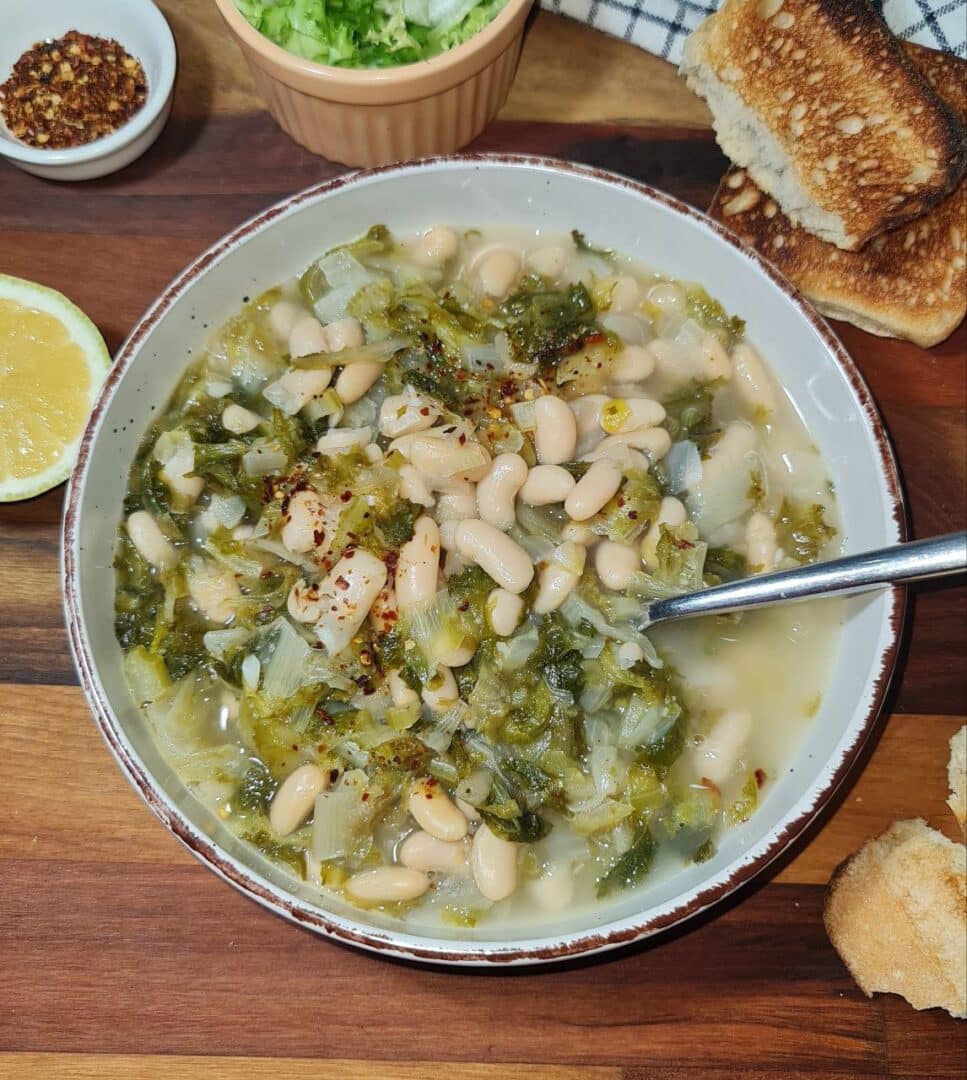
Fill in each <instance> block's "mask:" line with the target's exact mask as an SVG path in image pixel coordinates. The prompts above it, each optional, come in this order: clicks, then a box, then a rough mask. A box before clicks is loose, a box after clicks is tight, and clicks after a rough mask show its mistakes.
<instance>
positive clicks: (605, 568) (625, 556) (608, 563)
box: [594, 540, 641, 589]
mask: <svg viewBox="0 0 967 1080" xmlns="http://www.w3.org/2000/svg"><path fill="white" fill-rule="evenodd" d="M594 569H595V570H596V571H597V572H598V577H599V578H600V579H601V584H602V585H603V586H604V587H605V588H606V589H626V588H627V587H628V583H629V582H630V581H631V579H632V577H633V576H634V574H636V573H637V572H638V570H640V569H641V556H640V555H639V554H638V552H637V551H636V550H635V549H634V548H633V547H631V546H630V545H628V544H617V543H615V542H614V541H613V540H602V541H601V543H600V544H598V546H597V547H596V548H595V549H594Z"/></svg>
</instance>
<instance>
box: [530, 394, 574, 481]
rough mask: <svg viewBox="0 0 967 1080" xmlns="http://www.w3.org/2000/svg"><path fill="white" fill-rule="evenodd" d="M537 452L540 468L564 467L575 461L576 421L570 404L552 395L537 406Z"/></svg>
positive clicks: (547, 396)
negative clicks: (568, 462) (547, 466)
mask: <svg viewBox="0 0 967 1080" xmlns="http://www.w3.org/2000/svg"><path fill="white" fill-rule="evenodd" d="M534 423H535V425H536V428H535V431H534V448H535V450H536V451H537V460H538V461H539V462H540V463H541V465H562V464H563V463H564V462H565V461H570V460H571V459H572V458H573V457H574V452H575V450H576V449H577V444H578V429H577V421H576V420H575V418H574V413H573V412H572V411H571V410H570V409H569V408H568V406H567V404H566V403H565V402H563V401H561V399H560V398H559V397H554V395H553V394H545V395H544V396H543V397H539V398H538V399H537V401H535V402H534Z"/></svg>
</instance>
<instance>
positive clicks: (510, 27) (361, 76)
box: [215, 0, 534, 101]
mask: <svg viewBox="0 0 967 1080" xmlns="http://www.w3.org/2000/svg"><path fill="white" fill-rule="evenodd" d="M533 2H534V0H507V3H506V4H505V5H504V7H503V8H502V9H501V10H500V11H499V12H498V13H497V15H496V16H495V17H494V18H493V19H492V20H491V21H490V22H489V23H488V24H487V25H486V26H485V27H483V29H481V30H479V31H478V32H477V33H476V34H474V35H473V37H471V38H470V39H469V40H468V41H465V42H463V44H462V45H457V46H456V47H455V48H453V49H449V50H447V52H445V53H441V54H440V55H439V56H434V57H433V58H432V59H430V60H418V61H416V62H415V63H412V64H399V65H396V66H394V67H386V68H344V67H335V66H333V65H331V64H318V63H316V62H315V61H314V60H306V59H304V58H303V57H301V56H296V55H295V54H294V53H290V52H288V51H287V50H286V49H283V48H282V46H281V45H276V44H275V42H273V41H270V40H269V39H268V38H267V37H266V36H265V35H264V34H262V33H261V32H260V31H258V30H256V29H255V27H254V26H252V24H251V23H250V22H249V21H248V20H247V19H246V18H245V16H244V15H242V13H241V12H240V11H239V10H238V7H237V6H236V4H235V0H215V3H216V4H217V6H218V10H219V11H220V12H221V15H222V18H223V19H224V20H225V22H226V24H227V25H228V28H229V30H231V32H232V33H233V34H234V35H235V36H236V37H237V38H238V40H239V43H240V44H241V45H243V46H244V47H245V48H247V49H249V50H251V51H252V52H253V53H255V54H256V55H257V56H258V57H259V59H260V60H261V61H262V62H263V64H264V65H265V66H266V67H267V68H268V69H269V70H270V72H271V74H272V75H273V76H274V77H275V78H277V79H279V80H280V81H282V82H284V83H286V85H290V86H294V87H295V88H296V89H298V90H302V91H303V92H305V93H314V94H317V96H327V95H328V96H331V97H332V99H334V100H338V97H337V95H338V94H339V93H340V92H341V93H351V94H352V97H351V99H350V100H351V101H361V100H362V99H363V96H364V95H366V91H367V90H369V91H370V94H368V95H366V96H367V97H372V96H374V95H376V94H382V95H383V96H382V98H381V99H380V100H390V101H396V100H398V98H397V97H395V96H388V95H390V94H391V93H392V92H393V91H396V92H399V91H401V90H403V89H406V90H411V91H414V90H416V89H418V84H420V83H424V82H426V83H434V84H436V83H440V84H441V85H450V84H452V83H454V82H459V81H461V78H467V77H469V76H470V75H471V74H473V73H474V72H475V71H477V70H479V69H480V68H481V67H483V66H485V65H486V64H488V63H490V62H491V60H493V58H494V55H496V54H497V53H498V52H501V51H502V50H503V49H504V48H506V45H507V43H508V42H509V41H510V39H511V38H513V37H514V36H515V35H516V33H517V25H516V24H517V23H518V21H520V20H522V18H523V16H524V15H526V13H527V11H528V10H529V9H530V7H531V5H532V4H533ZM481 54H485V55H481ZM462 66H466V67H467V71H466V73H465V74H464V73H461V76H460V78H449V79H448V78H447V75H449V74H452V73H453V69H455V68H459V67H462ZM310 87H311V88H312V89H310ZM439 88H440V86H438V85H433V86H429V87H427V90H426V93H427V94H429V93H435V92H436V91H437V90H438V89H439ZM320 91H322V92H323V93H319V92H320Z"/></svg>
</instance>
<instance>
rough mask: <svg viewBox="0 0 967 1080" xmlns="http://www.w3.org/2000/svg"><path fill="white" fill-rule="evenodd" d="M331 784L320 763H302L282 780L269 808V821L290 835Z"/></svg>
mask: <svg viewBox="0 0 967 1080" xmlns="http://www.w3.org/2000/svg"><path fill="white" fill-rule="evenodd" d="M327 787H329V773H328V772H326V771H325V770H323V769H320V768H319V766H318V765H300V766H299V767H298V768H297V769H296V770H295V771H294V772H291V773H289V775H288V776H287V777H286V778H285V779H284V780H283V781H282V783H281V784H280V785H279V790H278V791H277V792H276V793H275V796H274V797H273V799H272V805H271V806H270V807H269V824H270V825H271V826H272V828H273V829H274V830H275V832H277V833H278V835H279V836H288V835H289V833H290V832H294V831H295V830H296V829H298V827H299V826H300V825H301V824H302V823H303V822H304V821H305V820H306V818H307V817H308V816H309V814H310V813H311V812H312V808H313V806H315V803H316V796H317V795H319V794H321V793H322V792H323V791H325V790H326V788H327Z"/></svg>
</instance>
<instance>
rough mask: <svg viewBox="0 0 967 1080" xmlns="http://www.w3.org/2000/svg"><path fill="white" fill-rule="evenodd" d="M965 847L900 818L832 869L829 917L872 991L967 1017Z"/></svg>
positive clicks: (830, 929) (853, 970)
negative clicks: (897, 996)
mask: <svg viewBox="0 0 967 1080" xmlns="http://www.w3.org/2000/svg"><path fill="white" fill-rule="evenodd" d="M965 919H967V848H965V847H964V845H963V844H955V843H954V842H953V841H952V840H948V839H947V837H945V836H943V835H942V834H941V833H938V832H936V831H935V830H934V829H931V828H930V827H929V826H928V825H927V824H926V822H924V821H922V820H919V819H918V820H915V821H897V822H895V823H894V824H893V825H891V826H890V828H889V829H887V831H886V832H885V833H883V834H882V835H881V836H878V837H876V838H875V839H873V840H868V841H867V842H866V843H865V844H864V845H863V846H862V847H861V848H860V849H859V851H857V852H856V853H855V854H854V855H852V856H851V857H850V858H849V859H847V860H846V862H844V863H843V864H842V865H841V866H840V867H839V868H838V869H837V870H836V872H835V873H834V875H833V878H832V880H831V881H830V883H829V889H828V891H827V893H826V908H825V911H824V913H823V921H824V922H825V924H826V932H827V934H829V940H830V941H831V942H832V943H833V946H834V948H835V949H836V951H837V952H838V953H839V955H840V957H841V958H842V960H843V963H844V964H845V965H846V966H847V967H848V968H849V970H850V974H851V975H852V976H853V978H854V979H855V980H856V982H857V983H858V984H859V987H860V989H861V990H862V991H863V992H864V993H865V994H866V995H867V996H868V997H872V996H873V994H875V993H883V994H900V995H902V996H903V997H904V998H906V1000H907V1001H909V1003H910V1004H911V1005H912V1006H913V1007H914V1008H915V1009H933V1008H943V1009H946V1010H947V1011H948V1012H949V1013H950V1014H951V1016H956V1017H960V1018H963V1017H967V926H965Z"/></svg>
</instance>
